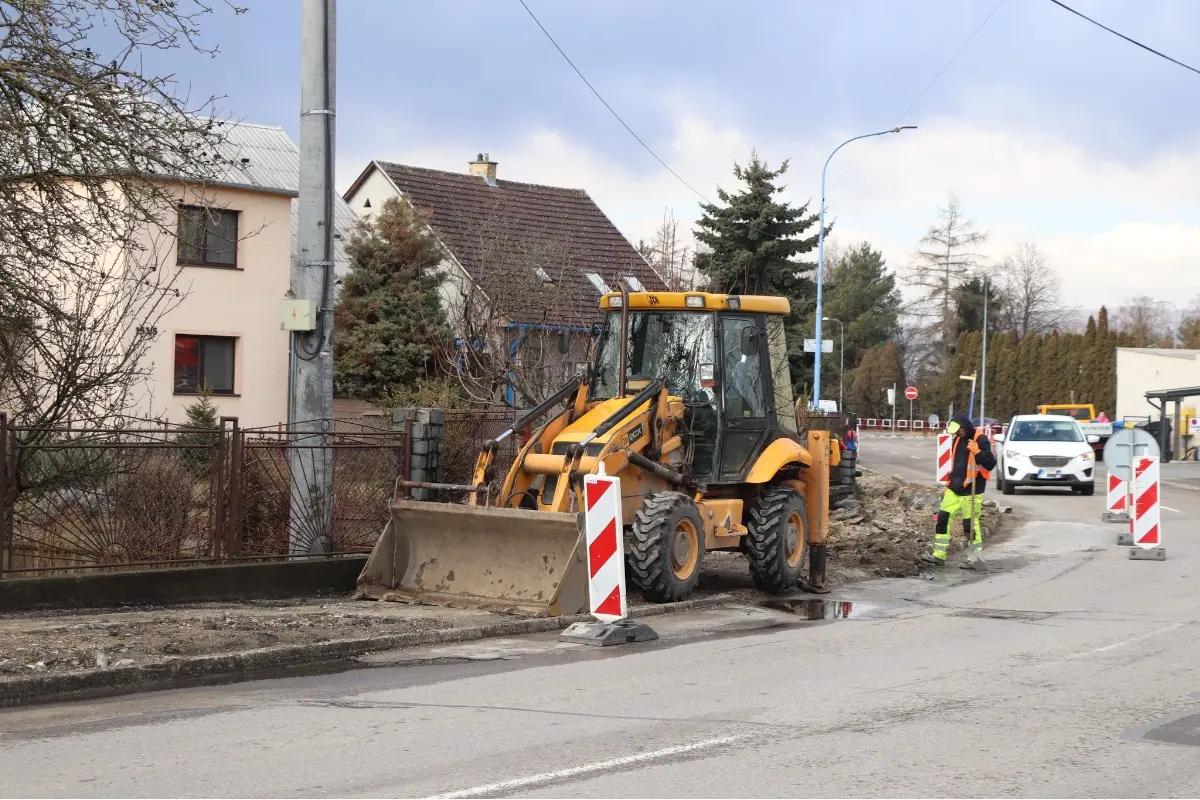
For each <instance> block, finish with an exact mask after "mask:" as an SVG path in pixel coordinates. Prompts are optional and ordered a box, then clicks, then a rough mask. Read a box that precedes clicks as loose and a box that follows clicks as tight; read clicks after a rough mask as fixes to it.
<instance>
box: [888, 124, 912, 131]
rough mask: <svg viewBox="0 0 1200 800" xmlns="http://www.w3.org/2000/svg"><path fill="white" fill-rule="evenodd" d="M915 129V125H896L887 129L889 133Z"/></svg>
mask: <svg viewBox="0 0 1200 800" xmlns="http://www.w3.org/2000/svg"><path fill="white" fill-rule="evenodd" d="M916 129H917V126H916V125H897V126H896V127H895V128H892V129H891V130H890V131H889V133H899V132H900V131H915V130H916Z"/></svg>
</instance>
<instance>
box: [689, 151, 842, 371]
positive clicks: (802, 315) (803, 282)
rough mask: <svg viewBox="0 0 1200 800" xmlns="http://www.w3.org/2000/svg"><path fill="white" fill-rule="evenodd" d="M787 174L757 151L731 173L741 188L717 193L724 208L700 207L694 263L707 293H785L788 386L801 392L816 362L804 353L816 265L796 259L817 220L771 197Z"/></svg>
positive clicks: (813, 240) (809, 247) (812, 243)
mask: <svg viewBox="0 0 1200 800" xmlns="http://www.w3.org/2000/svg"><path fill="white" fill-rule="evenodd" d="M787 168H788V162H787V161H784V162H783V163H782V164H780V165H779V169H776V170H771V169H769V168H768V166H767V164H766V162H764V161H761V160H760V159H759V157H758V153H757V152H754V151H752V152H751V153H750V162H749V163H748V164H747V165H746V166H745V167H742V166H741V165H738V164H734V168H733V175H734V177H735V178H737V180H739V181H741V182H742V183H743V184H744V188H742V189H741V190H740V191H738V192H736V193H730V192H727V191H725V190H724V189H721V188H718V189H717V197H718V198H719V199H720V202H721V204H720V205H716V204H710V203H704V204H702V205H701V209H702V210H703V212H704V213H703V215H702V216H701V217H700V220H699V221H698V222H697V223H696V227H697V230H696V232H695V235H696V240H697V241H698V242H699V243H700V244H701V245H702V246H703V248H704V250H703V252H699V253H697V254H696V260H695V265H696V270H697V272H698V273H699V274H700V275H701V276H702V278H703V279H704V281H705V282H706V284H707V286H708V288H709V289H710V290H712V291H715V292H727V293H730V294H765V295H783V296H784V297H786V298H788V299H789V300H790V301H791V304H792V313H791V316H790V317H789V318H788V331H787V336H788V355H789V361H790V366H791V372H792V383H793V385H794V386H797V387H799V386H807V385H810V384H811V382H812V362H813V356H812V354H811V353H805V352H804V351H803V340H804V338H805V337H810V336H812V333H811V331H812V330H813V324H812V323H813V320H812V312H813V309H814V307H815V298H816V283H815V281H814V279H815V275H814V272H815V269H816V264H815V263H813V262H811V261H801V260H798V258H797V257H798V256H800V255H802V254H805V253H811V252H812V251H813V250H814V249H815V248H816V245H817V230H816V228H815V224H816V222H817V219H818V216H817V215H816V214H810V213H808V204H807V203H806V204H804V205H802V206H800V207H799V208H794V207H792V206H791V205H790V204H788V203H785V202H781V201H780V200H779V199H778V198H777V197H776V195H778V194H779V193H780V192H781V191H783V188H784V187H782V186H779V185H777V184H776V181H777V180H778V179H779V178H780V177H781V176H782V175H783V174H784V173H785V172H787ZM826 316H828V315H826ZM822 360H823V361H825V362H828V361H829V359H828V358H826V359H822ZM825 377H826V376H825V375H822V378H825ZM826 385H829V384H826Z"/></svg>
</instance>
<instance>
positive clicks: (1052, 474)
mask: <svg viewBox="0 0 1200 800" xmlns="http://www.w3.org/2000/svg"><path fill="white" fill-rule="evenodd" d="M1037 476H1038V477H1039V478H1048V479H1050V480H1057V479H1058V478H1061V477H1062V470H1060V469H1056V470H1054V471H1053V472H1048V471H1046V470H1044V469H1039V470H1038V473H1037Z"/></svg>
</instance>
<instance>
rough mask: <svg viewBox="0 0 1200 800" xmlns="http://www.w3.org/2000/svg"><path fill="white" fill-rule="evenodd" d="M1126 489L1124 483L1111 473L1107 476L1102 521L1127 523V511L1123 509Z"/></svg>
mask: <svg viewBox="0 0 1200 800" xmlns="http://www.w3.org/2000/svg"><path fill="white" fill-rule="evenodd" d="M1127 489H1128V487H1127V486H1126V485H1125V481H1123V480H1121V479H1120V478H1118V477H1117V476H1116V475H1113V474H1112V473H1111V472H1110V473H1109V475H1108V492H1107V493H1106V494H1105V497H1104V499H1105V511H1104V516H1103V519H1104V521H1105V522H1127V521H1128V520H1129V511H1128V509H1127V508H1126V507H1125V494H1126V491H1127Z"/></svg>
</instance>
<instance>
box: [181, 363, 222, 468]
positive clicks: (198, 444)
mask: <svg viewBox="0 0 1200 800" xmlns="http://www.w3.org/2000/svg"><path fill="white" fill-rule="evenodd" d="M183 413H184V414H185V415H186V416H187V422H186V423H185V425H186V427H187V430H184V431H183V432H182V433H180V434H178V435H177V436H176V437H175V443H176V444H179V445H183V449H182V450H180V454H181V457H182V458H183V461H184V463H185V464H186V465H187V466H188V468H189V469H192V470H194V471H197V472H203V471H204V469H205V468H206V467H207V466H208V464H209V463H210V462H211V461H212V459H213V457H214V456H215V454H216V453H215V448H216V444H217V438H218V435H217V427H218V417H217V415H218V414H219V413H220V412H219V410H218V409H217V406H216V404H214V403H213V401H212V388H211V387H210V386H209V384H208V381H202V382H201V383H200V388H199V390H198V391H197V393H196V402H194V403H192V404H190V405H189V406H187V408H185V409H184V410H183Z"/></svg>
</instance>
